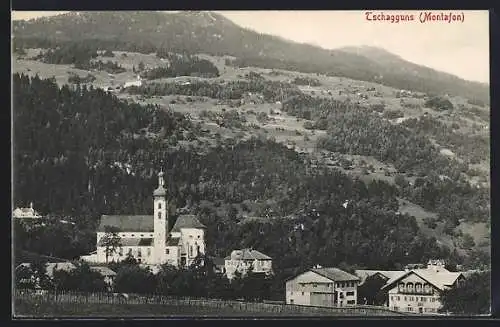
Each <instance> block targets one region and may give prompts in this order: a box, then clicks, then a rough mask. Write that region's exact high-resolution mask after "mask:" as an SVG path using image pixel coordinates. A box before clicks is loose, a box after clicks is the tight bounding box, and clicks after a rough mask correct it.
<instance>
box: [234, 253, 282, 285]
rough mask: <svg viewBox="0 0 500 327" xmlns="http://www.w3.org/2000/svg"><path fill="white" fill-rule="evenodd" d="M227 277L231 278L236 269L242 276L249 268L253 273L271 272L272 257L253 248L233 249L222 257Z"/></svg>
mask: <svg viewBox="0 0 500 327" xmlns="http://www.w3.org/2000/svg"><path fill="white" fill-rule="evenodd" d="M224 262H225V264H224V268H225V272H226V276H227V278H228V279H233V278H234V276H235V273H236V272H237V271H238V272H239V273H240V274H242V276H244V275H245V274H246V273H247V272H248V271H249V270H250V269H251V270H252V272H254V273H264V274H267V275H268V274H272V272H273V261H272V258H271V257H269V256H267V255H265V254H264V253H262V252H259V251H257V250H253V249H242V250H234V251H232V252H231V255H229V256H227V257H226V258H225V259H224Z"/></svg>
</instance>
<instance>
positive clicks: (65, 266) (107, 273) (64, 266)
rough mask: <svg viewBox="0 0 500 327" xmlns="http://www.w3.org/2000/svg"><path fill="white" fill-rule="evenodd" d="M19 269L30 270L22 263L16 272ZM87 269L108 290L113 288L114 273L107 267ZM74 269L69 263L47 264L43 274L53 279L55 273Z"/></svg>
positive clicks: (28, 266)
mask: <svg viewBox="0 0 500 327" xmlns="http://www.w3.org/2000/svg"><path fill="white" fill-rule="evenodd" d="M21 267H27V268H30V267H31V264H30V263H22V264H20V265H18V266H17V267H16V270H18V269H20V268H21ZM89 268H90V270H91V271H94V272H97V273H99V274H100V275H101V276H102V277H103V278H104V282H105V283H106V285H107V287H108V288H109V289H112V288H113V283H114V279H115V276H116V273H115V272H114V271H113V270H111V269H109V268H108V267H101V266H90V267H89ZM74 269H76V266H75V265H74V264H73V263H71V262H48V263H46V264H45V273H46V275H47V276H48V277H49V278H54V272H55V271H65V272H67V273H69V272H71V271H73V270H74ZM32 278H34V277H32ZM35 282H36V281H35Z"/></svg>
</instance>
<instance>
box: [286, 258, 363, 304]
mask: <svg viewBox="0 0 500 327" xmlns="http://www.w3.org/2000/svg"><path fill="white" fill-rule="evenodd" d="M358 283H359V278H358V277H357V276H354V275H351V274H349V273H347V272H345V271H343V270H340V269H338V268H321V267H317V268H313V269H310V270H308V271H306V272H304V273H302V274H300V275H298V276H296V277H294V278H292V279H289V280H288V281H287V282H286V303H287V304H299V305H311V306H325V307H342V306H353V305H356V304H357V296H358V295H357V287H358Z"/></svg>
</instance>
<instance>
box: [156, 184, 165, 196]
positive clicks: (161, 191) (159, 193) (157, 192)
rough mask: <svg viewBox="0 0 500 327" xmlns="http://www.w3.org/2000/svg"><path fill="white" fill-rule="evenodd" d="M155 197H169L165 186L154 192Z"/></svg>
mask: <svg viewBox="0 0 500 327" xmlns="http://www.w3.org/2000/svg"><path fill="white" fill-rule="evenodd" d="M153 195H154V196H165V195H167V190H165V188H164V187H163V186H158V188H157V189H156V190H154V191H153Z"/></svg>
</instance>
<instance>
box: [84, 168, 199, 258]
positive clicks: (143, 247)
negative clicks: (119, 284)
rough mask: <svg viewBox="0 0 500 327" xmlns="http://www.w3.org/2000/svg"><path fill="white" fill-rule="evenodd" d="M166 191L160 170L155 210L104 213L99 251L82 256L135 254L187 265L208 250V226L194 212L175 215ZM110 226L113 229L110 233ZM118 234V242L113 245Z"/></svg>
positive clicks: (154, 199) (132, 255)
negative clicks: (169, 205)
mask: <svg viewBox="0 0 500 327" xmlns="http://www.w3.org/2000/svg"><path fill="white" fill-rule="evenodd" d="M166 197H167V191H166V189H165V188H164V180H163V172H160V173H159V174H158V188H157V189H156V190H154V192H153V206H154V210H153V212H154V214H153V215H152V216H149V215H103V216H102V217H101V221H100V225H99V227H98V230H97V235H96V239H97V251H96V252H94V253H92V254H90V255H87V256H83V257H82V259H83V260H85V261H89V262H98V263H107V262H119V261H122V260H125V259H126V258H127V257H129V256H131V257H134V258H135V259H136V260H137V261H138V262H139V263H141V264H148V265H162V264H165V263H168V264H170V265H172V266H175V267H188V266H190V265H191V264H192V263H193V261H194V260H195V258H196V257H198V256H199V255H204V253H205V229H206V227H205V226H204V225H203V224H202V223H200V221H199V220H198V219H197V218H196V217H195V216H194V215H185V214H182V215H178V217H177V219H176V221H175V224H173V227H172V228H171V229H170V228H169V227H170V223H171V222H172V220H173V218H174V217H169V213H168V210H167V206H168V202H167V198H166ZM110 229H112V230H113V231H114V232H113V234H111V232H110ZM113 237H115V239H116V240H117V241H118V242H117V243H119V244H118V245H116V246H114V245H113V246H112V245H110V242H109V240H110V239H112V238H113Z"/></svg>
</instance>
